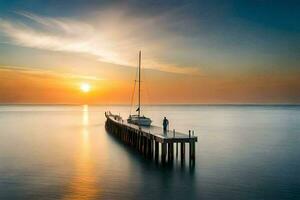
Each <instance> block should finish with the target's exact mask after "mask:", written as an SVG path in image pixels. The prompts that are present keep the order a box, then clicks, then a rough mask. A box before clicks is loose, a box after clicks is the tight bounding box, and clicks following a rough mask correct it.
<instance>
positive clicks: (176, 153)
mask: <svg viewBox="0 0 300 200" xmlns="http://www.w3.org/2000/svg"><path fill="white" fill-rule="evenodd" d="M177 158H178V142H176V159H177Z"/></svg>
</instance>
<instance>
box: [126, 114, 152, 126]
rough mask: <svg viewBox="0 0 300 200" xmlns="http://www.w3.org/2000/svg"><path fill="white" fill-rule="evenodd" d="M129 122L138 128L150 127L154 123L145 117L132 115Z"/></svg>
mask: <svg viewBox="0 0 300 200" xmlns="http://www.w3.org/2000/svg"><path fill="white" fill-rule="evenodd" d="M127 122H128V123H130V124H135V125H138V126H150V125H151V123H152V120H151V119H150V118H148V117H145V116H140V117H139V116H135V115H131V116H129V118H128V119H127Z"/></svg>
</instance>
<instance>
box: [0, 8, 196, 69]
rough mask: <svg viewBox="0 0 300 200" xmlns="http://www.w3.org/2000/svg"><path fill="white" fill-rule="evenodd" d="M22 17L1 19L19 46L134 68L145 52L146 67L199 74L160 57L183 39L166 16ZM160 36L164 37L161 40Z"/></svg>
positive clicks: (108, 13)
mask: <svg viewBox="0 0 300 200" xmlns="http://www.w3.org/2000/svg"><path fill="white" fill-rule="evenodd" d="M18 14H19V15H20V16H22V17H23V20H22V21H21V22H20V21H16V20H7V19H0V30H1V32H2V33H4V34H5V35H6V36H7V37H8V38H9V39H10V42H12V43H13V44H16V45H20V46H25V47H30V48H37V49H44V50H51V51H61V52H72V53H81V54H88V55H92V56H94V57H95V59H97V60H99V61H101V62H106V63H112V64H117V65H122V66H130V67H135V66H136V65H137V55H136V54H137V51H138V50H140V49H142V50H143V52H144V53H145V55H146V56H144V57H143V67H145V68H150V69H155V70H160V71H166V72H173V73H183V74H191V73H193V74H195V73H199V69H198V68H197V67H193V66H182V65H179V64H176V62H173V63H172V62H166V61H165V60H164V59H161V58H159V56H157V55H158V54H159V53H161V52H163V51H164V50H165V48H166V46H168V42H170V41H172V42H173V41H174V40H177V41H178V40H179V37H177V36H176V35H175V34H173V33H170V32H168V30H167V28H166V27H165V26H164V23H166V21H168V18H167V17H166V16H160V17H152V18H149V19H137V18H132V17H129V16H128V15H127V13H125V12H115V11H106V12H105V13H97V14H96V16H92V17H90V18H86V19H81V20H75V19H69V18H52V17H44V16H38V15H35V14H32V13H27V12H18ZM163 22H164V23H163ZM157 32H158V33H157ZM157 34H160V35H159V37H158V36H157ZM178 42H179V41H178Z"/></svg>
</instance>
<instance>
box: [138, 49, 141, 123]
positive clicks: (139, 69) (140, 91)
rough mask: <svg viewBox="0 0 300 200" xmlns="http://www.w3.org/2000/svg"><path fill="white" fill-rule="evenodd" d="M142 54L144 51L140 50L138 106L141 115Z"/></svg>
mask: <svg viewBox="0 0 300 200" xmlns="http://www.w3.org/2000/svg"><path fill="white" fill-rule="evenodd" d="M141 54H142V52H141V51H140V52H139V108H138V116H139V117H140V115H141Z"/></svg>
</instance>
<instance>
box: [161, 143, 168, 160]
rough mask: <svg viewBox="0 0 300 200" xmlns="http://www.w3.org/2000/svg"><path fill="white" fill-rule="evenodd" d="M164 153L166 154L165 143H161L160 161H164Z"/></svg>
mask: <svg viewBox="0 0 300 200" xmlns="http://www.w3.org/2000/svg"><path fill="white" fill-rule="evenodd" d="M166 154H167V144H166V143H161V162H162V163H165V162H166Z"/></svg>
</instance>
